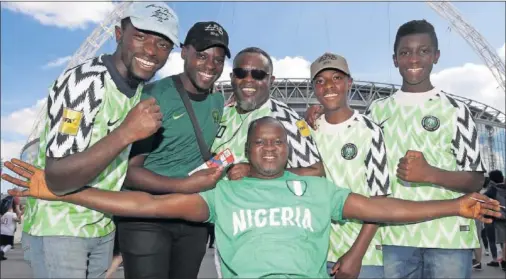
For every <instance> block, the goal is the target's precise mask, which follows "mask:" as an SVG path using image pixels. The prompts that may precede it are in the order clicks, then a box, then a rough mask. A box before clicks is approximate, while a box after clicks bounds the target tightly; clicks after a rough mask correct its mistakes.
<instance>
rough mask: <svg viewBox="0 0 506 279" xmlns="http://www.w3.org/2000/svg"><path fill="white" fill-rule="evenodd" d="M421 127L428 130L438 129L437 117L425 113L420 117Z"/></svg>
mask: <svg viewBox="0 0 506 279" xmlns="http://www.w3.org/2000/svg"><path fill="white" fill-rule="evenodd" d="M422 127H423V128H424V129H425V130H427V131H429V132H434V131H435V130H437V129H439V119H438V118H437V117H435V116H432V115H427V116H425V117H424V118H423V119H422Z"/></svg>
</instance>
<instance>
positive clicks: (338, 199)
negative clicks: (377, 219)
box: [200, 172, 350, 278]
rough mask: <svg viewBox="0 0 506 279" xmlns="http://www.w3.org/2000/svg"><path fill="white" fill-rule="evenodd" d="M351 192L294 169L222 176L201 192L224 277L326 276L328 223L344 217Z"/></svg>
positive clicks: (323, 179) (341, 219)
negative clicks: (265, 175) (264, 175)
mask: <svg viewBox="0 0 506 279" xmlns="http://www.w3.org/2000/svg"><path fill="white" fill-rule="evenodd" d="M349 193H350V191H349V190H348V189H343V188H338V187H336V186H335V185H334V184H333V183H331V182H330V181H328V180H327V179H325V178H321V177H308V176H298V175H295V174H293V173H290V172H285V173H284V175H283V176H282V177H280V178H276V179H269V180H266V179H257V178H250V177H245V178H243V179H241V180H235V181H229V180H221V181H220V182H219V183H218V184H217V186H216V188H214V189H212V190H209V191H206V192H202V193H200V195H201V196H202V197H203V199H204V200H205V201H206V203H207V205H208V207H209V215H210V217H209V220H208V221H209V222H212V223H214V224H215V234H216V243H217V245H218V247H219V249H220V263H221V272H222V274H223V278H328V277H329V276H328V275H327V268H326V262H327V251H328V246H329V233H330V222H331V219H332V220H336V221H344V220H343V216H342V214H343V207H344V203H345V201H346V199H347V197H348V195H349Z"/></svg>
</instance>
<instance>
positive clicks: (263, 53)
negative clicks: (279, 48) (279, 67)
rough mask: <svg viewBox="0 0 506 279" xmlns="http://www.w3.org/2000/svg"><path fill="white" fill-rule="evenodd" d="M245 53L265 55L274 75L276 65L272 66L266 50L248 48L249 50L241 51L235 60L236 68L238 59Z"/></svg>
mask: <svg viewBox="0 0 506 279" xmlns="http://www.w3.org/2000/svg"><path fill="white" fill-rule="evenodd" d="M244 53H257V54H261V55H263V56H264V57H265V58H267V60H268V61H269V70H270V72H271V74H272V72H273V70H274V65H273V64H272V59H271V56H270V55H269V54H268V53H267V52H266V51H265V50H263V49H261V48H258V47H247V48H245V49H243V50H241V51H239V53H237V55H236V56H235V58H234V62H233V65H234V66H235V63H236V62H237V59H238V58H239V57H240V56H241V54H244Z"/></svg>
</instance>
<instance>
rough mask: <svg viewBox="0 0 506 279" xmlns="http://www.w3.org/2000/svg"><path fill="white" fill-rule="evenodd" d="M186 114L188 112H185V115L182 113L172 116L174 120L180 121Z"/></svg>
mask: <svg viewBox="0 0 506 279" xmlns="http://www.w3.org/2000/svg"><path fill="white" fill-rule="evenodd" d="M185 114H186V112H183V113H182V114H180V115H175V114H173V115H172V119H174V120H178V119H179V118H181V117H183V115H185Z"/></svg>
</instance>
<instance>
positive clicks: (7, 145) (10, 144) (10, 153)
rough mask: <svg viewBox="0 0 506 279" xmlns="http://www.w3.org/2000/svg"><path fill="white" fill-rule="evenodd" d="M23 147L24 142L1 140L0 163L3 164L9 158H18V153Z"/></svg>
mask: <svg viewBox="0 0 506 279" xmlns="http://www.w3.org/2000/svg"><path fill="white" fill-rule="evenodd" d="M24 145H25V142H24V141H4V140H1V152H2V161H3V162H5V161H8V160H10V159H11V158H19V152H20V151H21V148H23V146H24Z"/></svg>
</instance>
